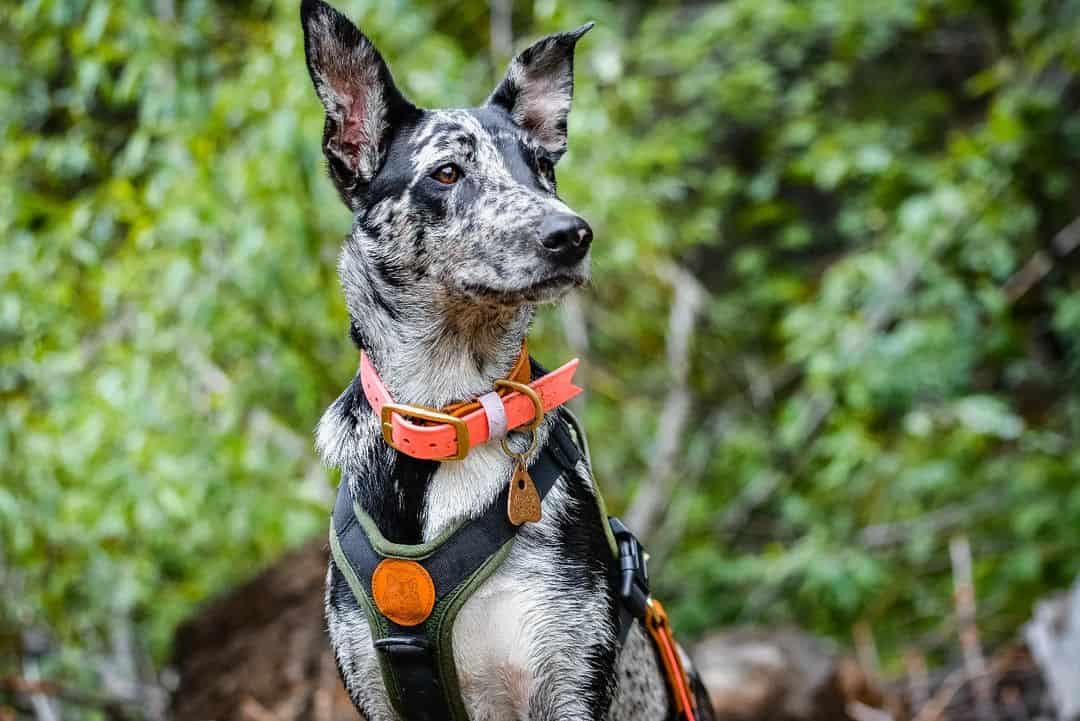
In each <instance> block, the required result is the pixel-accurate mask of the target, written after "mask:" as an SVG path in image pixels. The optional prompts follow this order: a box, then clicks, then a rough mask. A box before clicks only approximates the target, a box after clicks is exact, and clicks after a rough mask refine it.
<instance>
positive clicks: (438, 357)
mask: <svg viewBox="0 0 1080 721" xmlns="http://www.w3.org/2000/svg"><path fill="white" fill-rule="evenodd" d="M301 20H302V23H303V26H304V33H305V49H306V55H307V63H308V68H309V70H310V72H311V76H312V80H313V82H314V83H315V88H316V91H317V94H318V96H319V98H320V100H322V102H323V105H324V107H325V108H326V112H327V115H326V125H325V130H324V134H323V148H324V151H325V154H326V158H327V164H328V170H329V173H330V177H331V179H332V180H333V182H334V184H335V186H336V187H337V189H338V192H339V193H340V194H341V197H342V199H343V200H344V201H345V203H346V205H347V206H348V207H349V208H350V209H351V210H352V211H353V214H354V223H353V229H352V232H351V233H350V235H349V237H348V238H346V240H345V242H344V244H343V247H342V251H341V256H340V261H339V266H338V270H339V274H340V276H341V281H342V286H343V289H344V292H345V299H346V304H347V307H348V311H349V315H350V318H351V323H352V325H351V334H352V337H353V339H354V341H355V342H356V344H357V345H358V346H359V347H361V348H362V349H363V350H364V351H365V352H367V353H368V354H369V355H370V357H371V359H372V362H373V364H374V365H375V367H376V368H377V369H378V371H379V373H380V375H381V377H382V379H383V381H384V383H385V384H386V386H387V388H388V390H389V391H390V393H391V395H392V396H393V397H394V398H395V400H398V401H399V402H405V403H412V404H417V405H424V406H431V407H439V406H443V405H446V404H448V403H450V402H454V401H458V400H462V399H467V398H474V397H476V396H478V395H480V394H481V393H484V392H486V391H488V390H490V389H491V387H492V383H493V381H494V380H495V379H497V378H500V377H504V376H505V375H506V374H507V373H508V371H509V370H510V368H511V366H512V365H513V363H514V360H515V359H516V357H517V355H518V353H519V351H520V348H521V344H522V341H523V339H524V337H525V335H526V333H527V331H528V327H529V323H530V321H531V319H532V315H533V307H534V305H535V304H536V303H539V302H545V301H553V300H556V299H557V298H559V297H561V296H562V295H563V294H564V293H565V292H566V291H567V290H569V289H571V288H573V287H575V286H579V285H582V284H584V283H585V282H587V280H588V278H589V263H588V257H587V256H586V257H585V258H582V259H581V260H580V261H578V262H575V263H573V264H572V265H570V266H567V264H566V263H562V264H558V263H555V262H553V261H552V260H551V259H550V258H548V257H546V256H545V255H544V253H543V252H542V250H541V249H540V245H539V240H540V239H539V238H538V232H539V231H538V228H539V225H540V222H541V220H543V219H544V218H545V217H546V216H549V215H551V214H572V213H573V211H572V210H571V209H570V208H568V207H567V206H566V205H565V204H564V203H563V202H562V201H561V200H560V199H559V198H558V196H557V195H556V186H555V176H554V172H553V167H554V164H555V162H557V161H558V159H559V157H560V156H561V155H562V153H563V152H564V150H565V148H566V118H567V113H568V112H569V110H570V102H571V96H572V92H573V53H574V46H575V44H576V42H577V41H578V39H580V37H581V36H582V35H584V33H585V31H587V30H588V27H589V26H586V27H583V28H581V29H579V30H577V31H574V32H569V33H561V34H558V35H553V36H549V37H547V38H544V39H543V40H541V41H539V42H538V43H536V44H535V45H533V46H532V47H530V48H529V49H527V50H525V51H524V52H523V53H521V55H519V56H518V57H517V58H515V59H514V61H513V62H512V63H511V66H510V69H509V70H508V72H507V75H506V78H505V79H504V80H503V82H502V83H501V84H500V85H499V86H498V87H497V88H496V90H495V91H494V92H493V94H492V96H491V98H490V99H489V101H488V103H487V104H485V105H484V106H482V107H480V108H471V109H465V110H421V109H419V108H417V107H415V106H413V105H412V104H411V103H410V102H409V101H408V100H406V99H405V97H404V96H403V95H402V94H401V93H400V91H398V90H397V88H396V87H395V85H394V82H393V79H392V77H391V75H390V71H389V70H388V68H387V67H386V64H385V63H384V62H383V60H382V58H381V56H380V55H379V53H378V51H376V50H375V48H374V46H372V45H371V43H370V42H369V41H368V40H367V38H365V37H364V36H363V35H362V34H361V33H360V31H359V30H357V29H356V28H355V27H354V26H353V25H352V24H351V23H350V22H349V21H348V20H347V19H345V18H344V17H343V16H341V15H340V14H339V13H337V12H336V11H335V10H333V9H332V8H330V7H329V6H327V5H325V4H324V3H322V2H319V1H318V0H305V1H304V2H303V3H302V7H301ZM449 163H453V164H454V165H455V166H456V167H458V168H459V169H460V171H461V175H460V178H459V179H458V181H457V182H456V183H453V184H449V185H445V184H440V183H438V181H437V180H435V179H434V178H433V177H432V174H433V172H434V171H436V170H437V169H438V168H440V167H442V166H445V165H446V164H449ZM564 422H565V420H564V419H563V418H562V417H561V415H560V414H558V413H552V414H548V416H547V417H546V418H545V420H544V424H543V425H542V426H541V428H540V429H539V430H538V434H539V437H540V441H541V442H543V441H544V440H545V439H546V437H547V434H548V432H549V431H550V428H551V424H553V423H564ZM518 435H520V434H512V436H511V439H510V441H511V445H512V446H514V447H516V448H519V449H521V450H524V445H525V440H524V439H523V438H520V437H517V436H518ZM316 442H317V446H318V448H319V450H320V452H321V453H322V455H323V457H324V459H325V460H326V461H327V463H329V464H331V465H334V466H337V467H339V468H341V470H342V482H343V483H348V484H349V486H350V490H351V491H352V493H353V495H354V497H355V498H356V499H357V501H358V502H359V503H360V504H361V505H362V506H363V507H364V509H365V510H366V511H367V512H368V514H369V515H370V516H371V517H372V519H373V520H374V521H375V522H376V524H377V525H378V526H379V528H380V530H381V531H382V533H383V535H385V536H386V537H387V538H388V539H390V540H392V541H396V542H399V543H420V542H423V541H427V540H430V539H432V538H434V537H435V536H437V535H438V534H439V533H440V532H442V531H443V530H444V529H446V528H448V527H450V526H451V525H453V524H455V523H457V522H459V521H460V520H462V519H468V518H474V517H476V516H478V515H479V514H480V513H481V512H482V511H483V510H484V509H485V508H487V507H488V506H489V505H490V504H491V503H492V502H493V500H494V499H495V496H496V495H497V494H498V493H499V491H500V489H501V488H503V487H504V486H505V485H506V483H508V481H509V478H510V474H511V470H512V468H511V462H510V460H509V459H508V457H507V456H506V455H505V454H504V453H503V452H502V451H501V450H500V449H499V448H498V445H497V444H496V443H487V444H485V445H483V446H479V447H477V448H474V449H473V450H472V451H471V452H470V454H469V456H468V457H467V458H466V459H465V460H463V461H448V462H443V463H435V462H428V461H418V460H415V459H411V458H408V457H406V456H404V455H401V454H399V453H398V452H397V451H395V450H393V449H391V448H389V447H388V446H387V445H386V444H385V443H384V442H383V440H382V438H381V435H380V433H379V429H378V423H377V419H376V418H375V417H374V415H373V414H372V412H371V409H370V407H369V406H368V404H367V401H366V399H365V398H364V396H363V393H362V391H361V390H360V387H359V382H358V380H357V379H356V378H354V379H353V382H352V383H351V384H350V385H349V387H348V388H347V389H346V390H345V391H344V393H342V395H341V397H339V398H338V399H337V401H335V402H334V404H333V405H331V407H330V408H329V409H328V410H327V411H326V413H325V414H324V416H323V418H322V420H321V421H320V423H319V427H318V431H317V441H316ZM594 493H595V491H594V485H593V482H592V480H591V478H590V472H589V469H588V468H587V466H586V464H585V463H584V462H582V463H580V464H579V465H578V467H577V469H576V472H574V473H564V474H563V476H562V477H561V478H560V479H559V480H558V481H557V482H556V484H555V486H554V488H553V489H552V491H551V492H550V493H549V495H548V497H547V498H546V500H545V503H544V517H543V519H542V520H541V521H540V522H539V523H534V524H527V525H526V526H524V527H523V528H522V529H521V531H520V532H519V534H518V537H517V539H516V541H515V543H514V546H513V548H512V550H511V552H510V554H509V556H508V558H507V559H506V560H505V562H504V563H503V564H502V565H501V566H500V567H499V568H498V570H497V571H496V572H495V573H494V574H493V575H492V576H491V577H489V578H488V580H487V581H486V582H485V583H483V584H482V585H481V586H480V587H479V589H478V590H477V591H476V592H475V594H474V595H473V596H472V597H471V598H470V599H469V601H468V602H467V603H466V604H465V605H464V607H463V608H462V610H461V612H460V614H459V616H458V618H457V621H456V623H455V626H454V632H453V647H454V648H453V651H454V657H455V661H456V665H457V670H458V677H459V683H460V686H461V689H462V695H463V698H464V701H465V705H466V708H467V710H468V712H469V715H470V718H471V719H472V721H570V720H571V719H573V720H580V719H589V720H592V721H600V720H601V719H610V721H630V720H631V719H633V720H634V721H661V720H662V719H664V718H666V716H667V715H668V713H669V699H668V694H667V690H666V688H665V685H664V681H663V676H662V673H661V671H660V670H659V668H658V665H657V659H656V655H655V652H654V650H653V648H652V646H651V643H650V642H649V641H648V639H647V638H646V636H645V635H644V634H643V633H642V632H641V631H640V629H638V628H636V627H635V629H634V630H633V632H632V633H631V635H630V637H629V639H628V641H627V643H626V645H625V646H624V647H623V649H622V652H621V654H620V653H619V650H618V643H617V639H616V623H617V607H616V600H615V594H614V591H613V589H612V587H611V579H612V577H613V570H614V568H613V567H614V563H615V561H614V559H613V558H612V556H611V553H610V551H609V549H608V546H607V541H606V537H605V535H604V532H603V525H602V524H603V523H604V519H602V518H601V516H600V513H599V510H598V507H597V504H596V499H595V496H594ZM326 617H327V622H328V626H329V632H330V639H331V643H332V645H333V647H334V651H335V654H336V657H337V660H338V664H339V667H340V670H341V675H342V678H343V680H344V682H345V686H346V688H347V689H348V691H349V693H350V695H351V697H352V699H353V702H354V703H355V704H356V707H357V709H358V710H359V711H360V712H361V713H362V714H363V715H364V717H365V718H366V719H368V721H399V720H398V717H397V716H396V715H395V713H394V711H393V709H392V708H391V706H390V703H389V701H388V697H387V694H386V691H385V689H384V687H383V683H382V679H381V676H380V674H379V671H378V661H377V658H376V655H375V651H374V649H373V648H372V643H371V635H370V631H369V628H368V624H367V621H366V619H365V617H364V615H363V613H362V612H361V611H360V609H359V608H358V607H357V603H356V600H355V599H354V598H353V597H352V593H351V591H350V590H349V588H348V585H347V584H346V583H345V581H344V578H343V577H342V575H341V573H340V572H338V570H337V569H336V568H335V566H334V565H333V563H331V566H330V569H329V572H328V574H327V594H326Z"/></svg>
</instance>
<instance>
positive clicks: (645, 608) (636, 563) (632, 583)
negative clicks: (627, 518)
mask: <svg viewBox="0 0 1080 721" xmlns="http://www.w3.org/2000/svg"><path fill="white" fill-rule="evenodd" d="M608 523H609V524H610V525H611V532H612V534H614V536H615V543H616V544H617V545H618V547H619V582H620V583H619V596H621V597H622V599H623V603H625V604H626V607H627V609H629V611H630V612H631V613H632V614H633V615H634V617H635V618H639V619H643V618H645V617H646V615H648V613H649V556H648V554H647V553H646V552H645V547H644V546H642V545H641V541H639V540H638V538H637V536H635V535H634V533H633V531H631V530H630V529H629V528H627V527H626V526H625V525H624V524H623V522H622V521H620V520H619V519H618V518H615V517H614V516H612V517H610V518H608Z"/></svg>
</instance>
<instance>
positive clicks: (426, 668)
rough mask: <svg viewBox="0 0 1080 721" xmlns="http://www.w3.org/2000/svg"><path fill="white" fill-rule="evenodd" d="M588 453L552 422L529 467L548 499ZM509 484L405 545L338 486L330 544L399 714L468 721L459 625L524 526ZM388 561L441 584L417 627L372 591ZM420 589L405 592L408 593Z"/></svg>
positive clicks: (412, 720) (421, 720) (422, 720)
mask: <svg viewBox="0 0 1080 721" xmlns="http://www.w3.org/2000/svg"><path fill="white" fill-rule="evenodd" d="M581 457H582V456H581V452H580V451H579V450H578V449H577V446H576V445H574V442H573V441H572V440H571V439H570V437H569V432H568V430H567V427H566V423H565V422H563V421H562V419H559V421H558V422H556V423H554V424H552V427H551V432H550V434H549V438H548V442H547V443H546V444H545V445H544V448H543V449H541V452H540V453H539V454H538V456H537V458H536V459H535V460H534V462H533V463H532V465H530V466H529V474H530V475H531V476H532V479H533V481H534V483H535V484H536V489H537V492H538V493H539V494H540V498H541V499H543V498H544V497H545V496H546V495H547V494H548V492H549V491H550V490H551V488H552V487H553V486H554V485H555V483H556V481H557V480H558V479H559V478H560V477H561V476H562V474H563V473H564V472H571V471H573V469H574V466H575V464H576V463H577V462H578V461H579V460H580V459H581ZM508 494H509V489H508V488H504V489H503V490H502V491H500V493H499V496H498V498H496V500H495V502H494V503H492V504H491V505H490V506H489V507H488V509H487V510H486V511H485V512H484V513H483V514H482V515H481V516H480V517H479V518H476V519H474V520H472V521H469V522H466V523H462V524H460V525H459V526H457V527H456V528H454V529H452V530H451V531H449V532H448V533H446V534H443V535H442V536H440V537H439V538H438V539H435V540H434V541H433V542H431V543H428V544H423V545H403V544H395V543H391V542H389V541H387V540H386V539H385V538H384V537H383V536H382V535H381V534H380V533H379V530H378V528H377V527H376V526H375V523H374V522H373V521H372V520H371V518H370V517H369V516H368V515H367V514H366V513H365V512H364V511H363V509H361V508H360V507H359V506H358V504H356V503H355V501H354V499H353V498H352V494H351V492H350V491H349V484H348V483H342V484H341V485H340V487H339V489H338V495H337V500H336V501H335V504H334V513H333V517H332V519H331V529H330V548H331V551H332V553H333V556H334V561H335V563H336V564H337V565H338V567H339V568H340V569H341V570H342V573H343V574H344V575H345V578H346V580H347V581H348V582H349V586H350V588H351V589H352V591H353V595H354V596H356V598H357V601H358V602H359V603H360V605H361V606H363V607H364V609H365V611H366V612H367V614H368V620H369V622H370V625H371V629H372V637H373V641H374V645H375V648H376V649H377V650H378V652H379V654H378V656H379V662H380V666H381V668H382V671H383V678H384V680H385V681H386V687H387V690H388V691H389V694H390V698H391V701H392V702H393V705H394V707H395V709H396V710H397V712H398V713H399V714H400V715H401V716H402V717H403V718H407V719H409V721H451V720H453V721H467V717H466V715H465V712H464V709H463V708H462V702H461V696H460V693H458V688H457V671H456V668H455V666H454V660H453V650H452V633H451V631H452V628H453V623H454V619H455V618H456V616H457V611H458V610H459V609H460V607H461V605H462V604H463V603H464V601H465V599H466V598H467V597H468V596H469V595H470V594H471V592H472V590H474V589H475V588H476V586H478V585H479V583H480V582H482V581H483V580H484V579H485V578H487V576H488V575H490V573H491V572H492V571H493V570H494V569H495V568H496V567H498V565H499V564H500V563H501V562H502V560H503V559H504V558H505V557H506V554H507V553H509V550H510V546H511V545H512V544H511V542H512V541H513V540H514V538H515V536H516V534H517V530H518V528H517V526H514V525H513V524H511V523H510V521H509V520H508V518H507V514H506V506H507V501H508ZM386 559H401V560H406V561H411V562H414V563H416V564H419V565H420V566H421V567H422V568H423V570H424V571H426V573H427V576H428V577H430V579H431V581H432V582H433V585H434V595H435V600H434V610H433V611H432V612H431V614H430V616H428V617H427V618H426V620H423V621H422V622H421V623H417V624H415V625H411V626H410V625H403V624H401V623H398V622H396V621H394V620H392V619H390V618H388V617H387V615H386V614H385V613H384V612H383V611H381V610H380V609H379V607H378V605H377V602H376V597H375V593H374V591H373V588H372V577H373V576H374V575H375V571H376V568H377V567H378V566H379V564H380V563H382V562H383V561H385V560H386ZM411 590H415V589H410V588H406V589H402V590H401V592H403V593H408V592H410V591H411Z"/></svg>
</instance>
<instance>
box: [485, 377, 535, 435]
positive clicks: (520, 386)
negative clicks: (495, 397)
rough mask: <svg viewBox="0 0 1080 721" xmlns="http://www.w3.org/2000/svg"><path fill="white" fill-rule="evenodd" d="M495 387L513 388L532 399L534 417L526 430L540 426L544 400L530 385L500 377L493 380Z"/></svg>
mask: <svg viewBox="0 0 1080 721" xmlns="http://www.w3.org/2000/svg"><path fill="white" fill-rule="evenodd" d="M495 387H496V388H504V387H505V388H509V389H511V390H515V391H517V392H518V393H520V394H521V395H523V396H525V397H526V398H528V399H529V400H530V401H532V404H533V407H534V408H535V409H536V412H535V414H534V415H535V417H534V418H533V419H532V423H530V424H529V425H528V428H527V429H526V430H530V431H535V430H536V429H537V428H539V427H540V423H541V422H542V421H543V420H544V402H543V401H542V400H540V394H539V393H537V392H536V391H535V390H534V389H533V388H532V386H527V385H525V384H524V383H518V382H517V381H508V380H505V379H502V378H500V379H499V380H497V381H495Z"/></svg>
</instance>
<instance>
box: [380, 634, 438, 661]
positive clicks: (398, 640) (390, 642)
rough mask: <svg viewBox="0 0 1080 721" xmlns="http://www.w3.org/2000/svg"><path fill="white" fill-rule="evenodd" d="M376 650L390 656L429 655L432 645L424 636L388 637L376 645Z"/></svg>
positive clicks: (381, 639)
mask: <svg viewBox="0 0 1080 721" xmlns="http://www.w3.org/2000/svg"><path fill="white" fill-rule="evenodd" d="M374 646H375V648H377V649H378V650H380V651H382V652H383V653H388V654H390V655H395V656H396V655H399V654H405V655H410V656H411V655H415V654H424V653H428V651H430V650H431V643H430V642H429V641H428V640H427V639H426V638H424V637H422V636H387V637H386V638H380V639H378V640H377V641H375V643H374Z"/></svg>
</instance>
